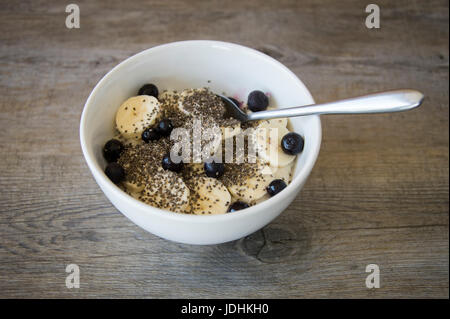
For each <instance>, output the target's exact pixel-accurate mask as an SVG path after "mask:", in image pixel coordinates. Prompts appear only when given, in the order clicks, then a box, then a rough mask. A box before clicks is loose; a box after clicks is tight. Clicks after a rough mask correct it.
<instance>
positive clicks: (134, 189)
mask: <svg viewBox="0 0 450 319" xmlns="http://www.w3.org/2000/svg"><path fill="white" fill-rule="evenodd" d="M123 184H124V185H125V187H126V188H127V190H128V191H129V192H131V193H140V192H142V191H143V190H144V187H145V185H144V184H136V183H132V182H129V181H124V182H123Z"/></svg>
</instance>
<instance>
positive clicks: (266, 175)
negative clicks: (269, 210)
mask: <svg viewBox="0 0 450 319" xmlns="http://www.w3.org/2000/svg"><path fill="white" fill-rule="evenodd" d="M256 165H257V170H256V172H253V174H252V176H250V177H247V178H246V179H245V180H242V181H239V182H237V183H234V184H231V185H227V187H228V190H229V191H230V193H231V195H233V197H234V198H236V199H238V200H242V201H244V202H246V203H254V202H255V201H257V200H258V199H260V198H261V197H263V196H264V195H266V194H267V191H266V187H267V186H269V184H270V182H271V181H273V180H274V179H275V178H274V176H273V174H272V170H271V168H270V167H269V166H268V165H266V164H263V163H260V162H258V163H257V164H256Z"/></svg>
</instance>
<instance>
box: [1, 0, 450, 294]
mask: <svg viewBox="0 0 450 319" xmlns="http://www.w3.org/2000/svg"><path fill="white" fill-rule="evenodd" d="M69 3H70V2H67V4H69ZM76 3H77V4H78V5H79V7H80V11H81V20H80V23H81V28H80V29H67V28H66V27H65V19H66V15H67V13H65V5H66V4H65V3H61V2H60V1H59V2H57V1H54V3H53V4H51V3H50V1H20V2H19V1H16V3H13V2H4V3H2V6H1V7H0V31H1V32H0V44H1V46H0V108H1V109H0V110H1V112H0V141H1V150H0V186H1V192H0V238H1V240H0V297H3V298H13V297H18V298H23V297H35V298H44V297H49V298H56V297H62V298H90V297H95V298H98V297H136V298H142V297H151V298H163V297H169V298H174V297H179V298H183V297H191V298H193V297H212V298H218V297H225V298H228V297H230V298H234V297H237V298H241V297H252V298H260V297H261V298H273V297H276V298H302V297H309V298H327V297H333V298H334V297H337V298H356V297H362V298H388V297H394V298H410V297H425V298H431V297H442V298H443V297H446V298H448V296H449V277H448V275H449V273H448V266H449V263H448V262H449V236H448V234H449V232H448V231H449V228H448V216H449V215H448V213H449V133H448V128H449V109H448V108H449V89H448V84H449V62H448V61H449V50H448V49H449V47H448V35H449V29H448V1H445V0H442V1H440V0H433V1H419V0H416V1H406V0H403V1H395V2H394V1H388V0H380V1H376V3H377V4H378V5H379V6H380V8H381V28H380V29H368V28H366V27H365V24H364V21H365V18H366V16H367V15H368V13H365V7H366V5H367V4H369V3H371V2H369V1H357V0H350V1H333V0H327V1H321V2H319V1H316V0H307V1H295V0H293V1H288V0H284V1H261V2H258V1H226V2H224V1H215V0H214V1H189V2H183V1H163V0H160V1H144V0H143V1H108V4H106V3H105V2H100V1H98V2H95V1H78V0H77V1H76ZM101 3H104V4H101ZM184 39H216V40H224V41H230V42H235V43H240V44H243V45H246V46H249V47H253V48H256V49H259V50H261V51H263V52H265V53H267V54H269V55H271V56H273V57H275V58H276V59H278V60H279V61H281V62H282V63H284V64H285V65H286V66H288V67H289V68H290V69H291V70H292V71H293V72H295V73H296V74H297V75H298V76H299V77H300V78H301V79H302V80H303V81H304V83H305V84H306V85H307V86H308V88H309V89H310V90H311V93H312V94H313V96H314V97H315V99H316V101H317V102H325V101H329V100H334V99H339V98H345V97H349V96H356V95H360V94H365V93H369V92H372V91H379V90H385V89H393V88H405V87H408V88H415V89H418V90H421V91H423V92H424V93H425V94H426V96H427V97H426V101H425V102H424V104H423V106H422V107H421V108H419V109H417V110H414V111H410V112H406V113H399V114H386V115H376V116H370V115H367V116H365V115H361V116H342V117H341V116H324V117H322V121H323V122H322V124H323V144H322V149H321V153H320V155H319V159H318V161H317V164H316V166H315V167H314V169H313V172H312V174H311V176H310V178H309V180H308V182H307V184H306V186H305V187H304V189H303V190H302V191H301V193H300V195H299V196H298V197H297V199H296V200H295V202H294V203H293V204H292V205H291V206H290V207H289V208H288V209H287V210H286V211H285V212H284V213H283V214H282V215H281V216H280V217H279V218H277V219H276V220H275V221H274V222H272V223H271V224H270V225H268V226H267V227H265V228H264V229H263V230H262V231H258V232H256V233H255V234H253V235H251V236H249V237H247V238H244V239H241V240H238V241H235V242H230V243H226V244H222V245H216V246H204V247H201V246H189V245H183V244H177V243H173V242H169V241H166V240H163V239H160V238H158V237H156V236H154V235H152V234H149V233H147V232H145V231H143V230H142V229H140V228H138V227H137V226H135V225H134V224H132V223H131V222H130V221H129V220H128V219H126V218H125V217H124V216H123V215H122V214H120V213H119V212H118V211H117V210H116V209H115V208H114V207H113V206H112V205H111V204H110V202H109V201H108V200H107V199H106V198H105V196H104V195H103V193H102V192H101V190H100V189H99V187H98V186H97V184H96V183H95V181H94V179H93V178H92V176H91V174H90V172H89V171H88V168H87V166H86V164H85V161H84V159H83V156H82V154H81V149H80V143H79V135H78V125H79V119H80V115H81V112H82V109H83V105H84V102H85V101H86V99H87V97H88V95H89V93H90V91H91V90H92V88H93V87H94V85H95V84H96V83H97V81H99V79H100V78H101V77H102V76H103V75H104V74H105V73H106V72H107V71H108V70H110V69H111V68H112V67H114V66H115V65H116V64H118V63H119V62H120V61H122V60H123V59H125V58H127V57H129V56H131V55H133V54H135V53H137V52H139V51H141V50H144V49H146V48H149V47H152V46H155V45H158V44H161V43H165V42H172V41H177V40H184ZM71 263H75V264H77V265H78V266H79V267H80V271H81V287H80V288H79V289H68V288H66V285H65V280H66V276H67V275H68V274H67V273H66V272H65V268H66V266H67V265H68V264H71ZM368 264H377V265H378V266H379V268H380V273H381V287H380V288H378V289H368V288H366V285H365V280H366V276H367V275H368V273H366V272H365V270H366V266H367V265H368Z"/></svg>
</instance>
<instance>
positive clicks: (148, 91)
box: [138, 84, 159, 98]
mask: <svg viewBox="0 0 450 319" xmlns="http://www.w3.org/2000/svg"><path fill="white" fill-rule="evenodd" d="M158 94H159V92H158V88H157V87H156V85H154V84H145V85H144V86H143V87H141V88H140V89H139V91H138V95H151V96H154V97H156V98H158Z"/></svg>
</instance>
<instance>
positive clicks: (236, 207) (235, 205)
mask: <svg viewBox="0 0 450 319" xmlns="http://www.w3.org/2000/svg"><path fill="white" fill-rule="evenodd" d="M249 207H250V205H249V204H247V203H244V202H240V201H237V202H234V203H233V204H231V205H230V207H229V208H228V212H229V213H233V212H235V211H238V210H241V209H244V208H249Z"/></svg>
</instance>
